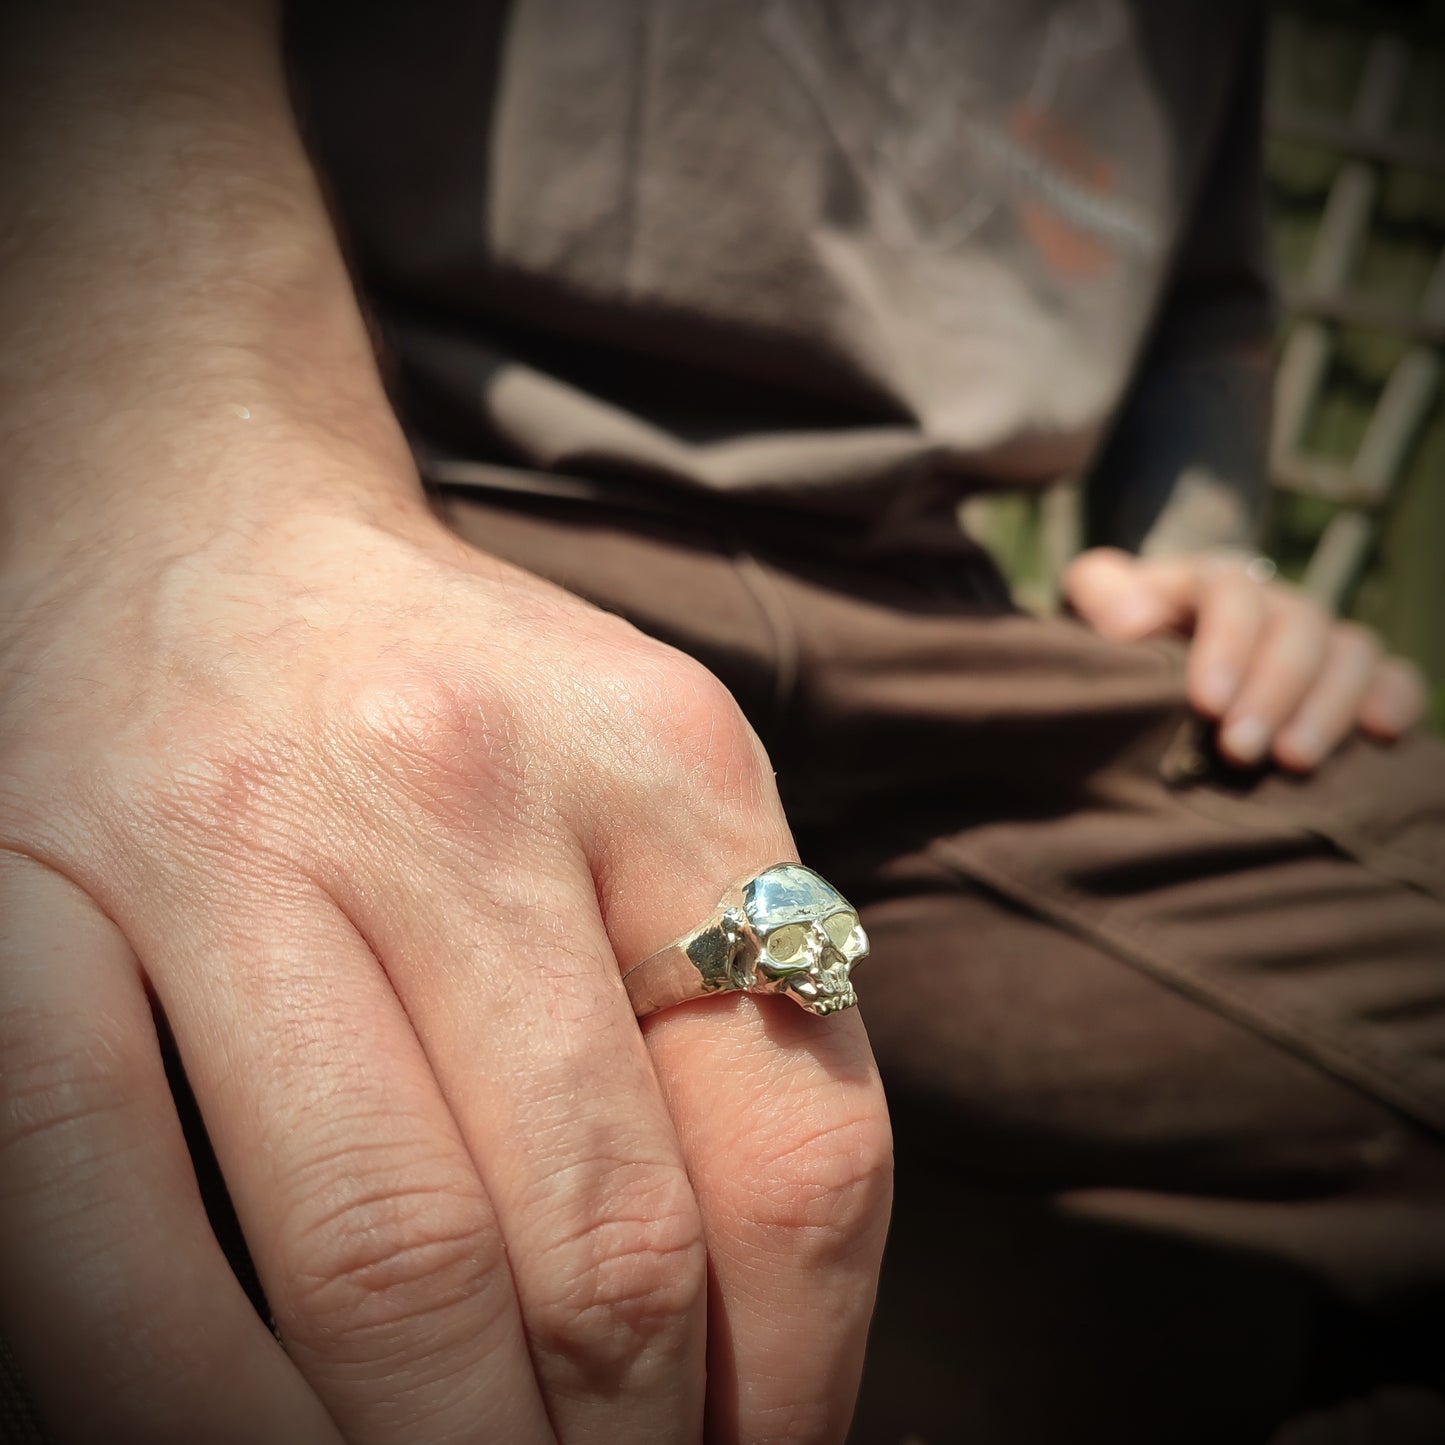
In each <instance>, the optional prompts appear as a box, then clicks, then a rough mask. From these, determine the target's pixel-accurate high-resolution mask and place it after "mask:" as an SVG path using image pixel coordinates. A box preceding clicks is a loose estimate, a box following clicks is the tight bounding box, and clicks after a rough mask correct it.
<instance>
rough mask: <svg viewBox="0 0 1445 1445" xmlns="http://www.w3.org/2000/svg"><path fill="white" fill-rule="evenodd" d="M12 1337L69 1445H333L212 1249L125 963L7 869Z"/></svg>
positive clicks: (61, 900) (1, 895) (34, 885)
mask: <svg viewBox="0 0 1445 1445" xmlns="http://www.w3.org/2000/svg"><path fill="white" fill-rule="evenodd" d="M0 919H3V920H4V925H3V930H0V1064H3V1068H0V1180H3V1185H0V1241H3V1245H0V1321H3V1332H4V1334H5V1335H6V1337H7V1338H8V1339H9V1341H10V1342H11V1344H12V1346H13V1348H14V1350H15V1353H16V1355H17V1357H18V1358H19V1360H20V1363H21V1365H22V1368H23V1369H24V1370H25V1373H26V1376H27V1380H28V1383H29V1384H30V1386H31V1389H32V1391H33V1393H34V1395H35V1397H36V1399H37V1401H38V1404H39V1408H40V1410H41V1413H42V1415H43V1416H44V1417H45V1419H46V1422H47V1424H48V1426H49V1428H50V1431H51V1433H52V1434H53V1436H54V1438H55V1439H56V1440H57V1441H65V1440H76V1441H80V1440H86V1441H89V1440H100V1439H104V1440H107V1441H116V1442H122V1441H128V1440H129V1441H136V1442H146V1445H150V1442H156V1441H190V1440H206V1441H216V1442H225V1441H235V1442H237V1445H242V1442H247V1445H249V1442H251V1441H256V1440H267V1441H273V1440H274V1441H278V1442H284V1441H295V1442H297V1445H302V1442H305V1445H314V1442H319V1441H326V1440H337V1441H339V1440H340V1436H339V1435H338V1434H337V1432H336V1431H335V1429H334V1427H333V1426H332V1424H331V1422H330V1420H329V1419H328V1418H327V1415H326V1412H325V1410H324V1409H323V1408H322V1406H321V1403H320V1401H319V1400H318V1399H317V1398H316V1396H315V1395H314V1394H313V1393H312V1391H311V1390H310V1389H309V1388H308V1386H307V1385H306V1383H305V1381H304V1380H303V1379H302V1377H301V1375H300V1373H299V1371H298V1370H297V1369H296V1367H295V1366H294V1365H293V1364H292V1363H291V1362H290V1361H289V1360H287V1359H286V1357H285V1355H284V1353H283V1352H282V1350H281V1348H280V1346H279V1345H278V1344H277V1342H276V1341H275V1339H274V1338H273V1337H272V1336H271V1334H270V1332H269V1331H268V1330H267V1329H266V1327H265V1325H264V1324H263V1323H262V1321H261V1319H260V1318H259V1317H258V1316H257V1314H256V1312H255V1310H254V1309H253V1308H252V1307H251V1304H250V1302H249V1301H248V1300H247V1298H246V1296H245V1293H244V1292H243V1290H242V1289H241V1286H240V1284H239V1283H238V1282H237V1280H236V1277H235V1275H234V1274H233V1273H232V1271H231V1268H230V1266H229V1265H228V1264H227V1262H226V1258H225V1256H224V1254H223V1253H222V1251H221V1248H220V1246H219V1245H218V1244H217V1242H216V1239H215V1236H214V1235H213V1234H212V1233H211V1230H210V1226H209V1224H208V1222H207V1220H206V1215H205V1210H204V1207H203V1205H202V1203H201V1199H200V1195H199V1192H198V1190H197V1186H196V1179H195V1172H194V1169H193V1168H192V1165H191V1161H190V1157H189V1154H188V1152H187V1149H186V1144H185V1140H184V1138H183V1136H182V1133H181V1127H180V1123H179V1120H178V1118H177V1116H176V1111H175V1107H174V1104H173V1102H172V1099H171V1094H170V1089H169V1086H168V1084H167V1082H166V1078H165V1072H164V1068H163V1065H162V1063H161V1057H160V1047H159V1043H158V1041H157V1038H156V1030H155V1025H154V1021H153V1019H152V1017H151V1011H150V1006H149V1003H148V1002H147V999H146V996H145V990H144V987H143V985H142V982H141V979H140V976H139V971H138V967H137V964H136V961H135V958H134V955H133V954H132V953H131V950H130V947H129V946H128V944H127V943H126V941H125V939H124V938H123V937H122V936H121V934H120V932H119V931H118V930H117V929H116V927H115V926H114V924H112V923H111V922H110V920H109V919H107V918H106V917H105V916H104V915H103V914H102V913H101V912H100V911H99V909H98V908H96V906H95V905H94V903H92V901H91V900H90V899H89V898H88V897H87V896H86V895H85V894H84V893H83V892H81V890H80V889H79V888H77V887H76V886H75V885H74V884H72V883H70V882H69V881H68V880H67V879H65V878H63V877H61V876H60V875H58V874H56V873H54V872H52V871H50V870H49V869H46V868H44V867H42V866H41V865H39V864H38V863H34V862H32V861H31V860H30V859H28V858H21V857H18V856H16V855H14V854H6V855H3V856H0Z"/></svg>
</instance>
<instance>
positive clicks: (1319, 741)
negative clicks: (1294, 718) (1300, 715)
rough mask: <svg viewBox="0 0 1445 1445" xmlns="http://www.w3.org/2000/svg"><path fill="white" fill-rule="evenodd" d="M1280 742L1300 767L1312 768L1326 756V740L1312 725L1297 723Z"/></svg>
mask: <svg viewBox="0 0 1445 1445" xmlns="http://www.w3.org/2000/svg"><path fill="white" fill-rule="evenodd" d="M1279 741H1280V745H1281V746H1282V747H1283V748H1284V749H1285V750H1286V752H1288V754H1289V756H1290V760H1291V761H1292V762H1294V763H1296V764H1298V765H1299V766H1300V767H1304V768H1312V767H1314V765H1315V764H1316V763H1317V762H1319V760H1320V759H1321V758H1322V757H1324V755H1325V740H1324V738H1323V737H1321V736H1320V734H1319V731H1318V729H1316V728H1315V727H1314V726H1313V724H1311V723H1296V724H1295V725H1294V726H1293V727H1292V728H1291V729H1290V730H1289V731H1288V732H1287V733H1285V734H1284V736H1283V737H1281V738H1280V740H1279Z"/></svg>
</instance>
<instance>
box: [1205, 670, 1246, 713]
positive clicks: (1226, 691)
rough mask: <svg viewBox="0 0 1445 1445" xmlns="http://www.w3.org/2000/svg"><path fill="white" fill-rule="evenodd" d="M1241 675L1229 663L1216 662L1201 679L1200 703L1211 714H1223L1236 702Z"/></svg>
mask: <svg viewBox="0 0 1445 1445" xmlns="http://www.w3.org/2000/svg"><path fill="white" fill-rule="evenodd" d="M1238 688H1239V674H1238V673H1237V672H1236V671H1235V670H1234V669H1233V668H1232V667H1230V666H1229V664H1228V663H1224V662H1216V663H1215V664H1214V665H1213V666H1212V667H1209V668H1206V669H1205V672H1204V676H1203V677H1201V678H1200V679H1199V702H1200V705H1201V706H1202V707H1204V708H1205V709H1207V710H1208V711H1209V712H1213V713H1221V712H1223V711H1224V709H1225V708H1227V707H1228V706H1229V704H1230V703H1231V702H1233V701H1234V694H1235V692H1236V691H1237V690H1238Z"/></svg>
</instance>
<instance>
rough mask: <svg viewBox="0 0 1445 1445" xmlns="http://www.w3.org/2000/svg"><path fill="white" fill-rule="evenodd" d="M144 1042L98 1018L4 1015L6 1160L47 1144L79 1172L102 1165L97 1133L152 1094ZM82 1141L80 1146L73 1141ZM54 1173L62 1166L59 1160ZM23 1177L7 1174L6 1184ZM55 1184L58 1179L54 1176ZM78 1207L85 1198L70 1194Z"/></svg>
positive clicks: (1, 1125) (1, 1075) (1, 1082)
mask: <svg viewBox="0 0 1445 1445" xmlns="http://www.w3.org/2000/svg"><path fill="white" fill-rule="evenodd" d="M143 1048H144V1045H143V1041H141V1040H139V1039H137V1038H133V1037H131V1035H130V1034H129V1033H128V1032H127V1031H126V1030H125V1029H124V1028H122V1027H120V1026H119V1025H118V1024H113V1023H112V1021H111V1020H110V1019H109V1018H108V1017H107V1016H106V1015H105V1014H104V1013H101V1012H98V1011H90V1010H77V1011H75V1012H67V1013H66V1014H65V1015H64V1016H63V1017H56V1016H54V1015H53V1014H51V1013H49V1012H47V1011H44V1010H40V1009H36V1008H25V1007H21V1006H19V1005H13V1004H12V1005H9V1006H7V1007H5V1008H3V1009H0V1058H3V1059H4V1061H5V1067H4V1069H3V1070H0V1160H13V1156H14V1155H15V1154H17V1153H18V1152H20V1151H21V1150H23V1149H25V1148H26V1147H27V1146H29V1145H32V1144H35V1143H38V1142H41V1141H43V1142H44V1144H45V1146H46V1148H47V1149H48V1150H51V1151H59V1153H60V1157H61V1158H62V1159H63V1161H64V1167H67V1168H69V1169H70V1170H71V1171H72V1183H74V1182H75V1181H74V1176H73V1171H74V1170H75V1169H76V1168H78V1167H80V1166H81V1165H82V1164H83V1162H84V1161H85V1160H86V1159H94V1158H96V1150H95V1141H94V1139H93V1138H86V1137H85V1136H86V1135H89V1134H91V1133H93V1131H92V1130H91V1129H90V1127H89V1126H91V1125H92V1124H95V1123H97V1122H103V1121H104V1120H105V1119H107V1118H110V1117H114V1116H116V1115H118V1114H121V1113H123V1112H125V1111H126V1110H127V1109H129V1108H131V1107H133V1106H134V1103H135V1101H136V1100H138V1099H140V1098H142V1097H144V1096H145V1094H146V1093H148V1092H149V1089H148V1085H149V1083H150V1079H149V1068H148V1063H147V1060H146V1058H145V1057H144V1052H143ZM67 1135H74V1136H76V1137H75V1141H74V1143H73V1144H68V1143H67V1141H66V1136H67ZM50 1167H51V1169H52V1170H53V1169H54V1168H55V1167H56V1166H55V1163H54V1157H53V1155H52V1156H51V1166H50ZM19 1173H20V1171H19V1170H17V1169H13V1168H7V1169H6V1170H5V1171H4V1175H3V1177H5V1178H7V1179H12V1180H13V1179H15V1178H17V1177H19ZM52 1177H53V1175H52ZM68 1195H69V1197H70V1198H71V1199H72V1200H74V1201H78V1200H79V1198H80V1192H79V1191H78V1190H76V1189H75V1188H72V1189H71V1190H70V1191H68Z"/></svg>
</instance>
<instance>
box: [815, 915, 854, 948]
mask: <svg viewBox="0 0 1445 1445" xmlns="http://www.w3.org/2000/svg"><path fill="white" fill-rule="evenodd" d="M857 926H858V915H857V914H856V913H835V914H834V915H833V916H832V917H831V918H828V919H825V920H824V922H823V932H824V933H826V934H827V935H828V941H829V942H830V943H831V944H832V945H833V947H834V948H836V949H839V950H842V949H844V948H846V947H847V946H848V940H849V939H850V938H852V937H853V930H854V929H855V928H857Z"/></svg>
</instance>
